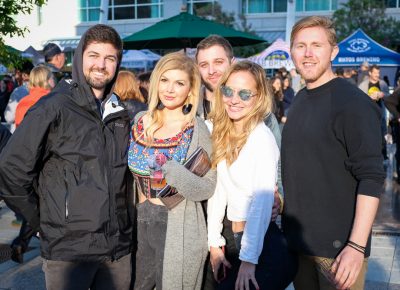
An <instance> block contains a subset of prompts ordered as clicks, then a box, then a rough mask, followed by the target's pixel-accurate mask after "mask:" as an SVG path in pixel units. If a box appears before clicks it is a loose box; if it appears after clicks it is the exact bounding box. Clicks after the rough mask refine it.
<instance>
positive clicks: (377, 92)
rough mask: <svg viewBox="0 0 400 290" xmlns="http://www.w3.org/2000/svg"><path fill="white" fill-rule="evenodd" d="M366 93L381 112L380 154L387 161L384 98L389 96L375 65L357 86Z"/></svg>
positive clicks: (387, 88)
mask: <svg viewBox="0 0 400 290" xmlns="http://www.w3.org/2000/svg"><path fill="white" fill-rule="evenodd" d="M358 88H359V89H360V90H362V91H363V92H364V93H366V94H367V95H368V96H369V97H370V98H371V99H372V100H373V101H374V102H375V103H376V104H377V105H378V107H379V108H380V110H381V130H382V154H383V158H384V159H385V160H387V159H388V156H387V150H386V139H385V136H386V134H387V132H388V122H387V117H386V111H385V105H384V98H385V97H387V96H389V87H388V85H387V84H386V83H385V81H383V80H381V79H380V68H379V66H377V65H376V64H374V65H372V66H370V67H369V71H368V77H367V78H365V80H364V81H363V82H362V83H361V84H360V85H359V86H358Z"/></svg>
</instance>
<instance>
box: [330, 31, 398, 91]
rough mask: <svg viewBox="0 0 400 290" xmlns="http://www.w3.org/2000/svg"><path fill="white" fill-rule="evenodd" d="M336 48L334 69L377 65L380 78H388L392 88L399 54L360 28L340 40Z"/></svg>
mask: <svg viewBox="0 0 400 290" xmlns="http://www.w3.org/2000/svg"><path fill="white" fill-rule="evenodd" d="M338 46H339V54H338V55H337V56H336V58H335V59H334V60H333V62H332V65H333V66H334V67H354V68H358V67H359V66H360V65H361V64H362V63H363V62H365V61H367V62H368V63H369V64H370V65H373V64H376V65H378V66H379V67H380V68H381V78H383V77H384V76H385V75H386V76H388V78H389V81H390V85H391V86H393V84H394V82H395V76H396V73H397V70H398V68H399V66H400V54H399V53H397V52H395V51H393V50H391V49H389V48H386V47H384V46H383V45H381V44H379V43H378V42H376V41H375V40H373V39H372V38H371V37H369V36H368V35H367V34H366V33H365V32H364V31H363V30H362V29H361V28H359V29H357V30H356V31H355V32H353V34H351V35H350V36H348V37H347V38H345V39H344V40H342V41H341V42H340V43H339V44H338Z"/></svg>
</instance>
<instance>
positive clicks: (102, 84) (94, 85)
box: [85, 70, 112, 90]
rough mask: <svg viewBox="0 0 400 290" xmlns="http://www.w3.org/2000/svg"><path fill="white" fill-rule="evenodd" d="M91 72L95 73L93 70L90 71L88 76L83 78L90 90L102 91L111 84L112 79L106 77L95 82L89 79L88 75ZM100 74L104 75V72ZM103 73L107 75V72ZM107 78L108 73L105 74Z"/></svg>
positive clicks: (93, 79)
mask: <svg viewBox="0 0 400 290" xmlns="http://www.w3.org/2000/svg"><path fill="white" fill-rule="evenodd" d="M93 71H95V70H91V71H90V72H89V74H88V75H86V76H85V79H86V82H87V83H88V84H89V85H90V86H91V87H92V88H94V89H96V90H103V89H104V88H105V87H106V86H107V85H108V84H109V83H110V82H111V80H112V78H110V77H106V78H105V79H103V80H96V79H95V78H91V77H90V73H91V72H93ZM97 71H99V70H97ZM102 72H103V73H104V71H102ZM105 73H107V72H105ZM107 76H108V73H107Z"/></svg>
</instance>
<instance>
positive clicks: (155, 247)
mask: <svg viewBox="0 0 400 290" xmlns="http://www.w3.org/2000/svg"><path fill="white" fill-rule="evenodd" d="M199 89H200V75H199V72H198V70H197V67H196V65H195V64H194V63H193V61H192V60H191V59H190V58H189V57H187V56H186V55H184V54H181V53H171V54H168V55H166V56H164V57H163V58H161V59H160V61H159V62H158V64H157V66H156V68H155V69H154V71H153V73H152V76H151V79H150V90H149V110H148V111H147V112H142V113H139V114H138V115H137V116H136V120H135V123H134V124H135V125H134V126H133V128H132V132H131V142H130V147H129V160H128V163H129V168H130V170H131V172H132V174H133V176H134V179H135V184H136V189H137V190H136V193H137V194H136V197H137V198H136V199H137V201H138V203H137V204H136V208H137V240H138V246H137V247H138V248H137V253H136V273H135V276H136V279H135V289H149V290H150V289H154V287H156V288H157V289H200V286H201V280H202V276H203V266H204V262H205V259H206V256H207V230H206V222H205V217H204V214H203V210H202V206H201V201H203V200H207V199H208V198H209V197H210V196H211V195H212V194H213V192H214V189H215V172H214V170H210V171H209V172H208V173H207V174H206V175H205V176H204V177H199V176H197V175H195V174H193V173H191V172H190V171H189V170H187V169H186V168H185V167H184V166H183V165H182V164H183V163H184V162H185V160H186V158H187V157H188V156H190V155H191V154H192V153H193V152H194V151H195V150H196V149H197V148H198V147H203V148H204V149H205V150H206V151H207V153H208V154H209V155H211V141H210V136H209V133H208V130H207V127H206V126H205V124H204V122H203V121H202V120H201V119H199V118H196V117H195V113H196V110H197V105H198V99H199V96H198V95H199ZM150 177H151V178H150ZM165 184H168V185H170V186H172V187H174V188H176V190H177V191H178V192H179V194H181V195H183V196H184V197H185V199H184V200H183V201H182V202H180V203H179V204H178V205H177V206H176V207H174V208H172V209H170V210H168V209H167V208H166V207H165V206H164V204H163V202H162V201H161V200H160V199H159V198H158V197H157V196H158V193H159V191H160V189H161V188H162V187H163V186H165Z"/></svg>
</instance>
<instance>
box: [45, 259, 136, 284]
mask: <svg viewBox="0 0 400 290" xmlns="http://www.w3.org/2000/svg"><path fill="white" fill-rule="evenodd" d="M42 269H43V272H44V274H45V279H46V289H47V290H88V289H91V290H110V289H118V290H128V289H129V285H130V282H131V254H129V255H126V256H124V257H122V258H121V259H119V260H116V261H105V262H66V261H53V260H46V259H44V260H43V266H42Z"/></svg>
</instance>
